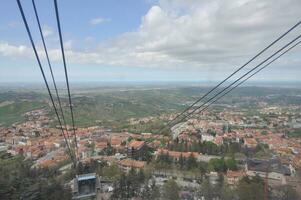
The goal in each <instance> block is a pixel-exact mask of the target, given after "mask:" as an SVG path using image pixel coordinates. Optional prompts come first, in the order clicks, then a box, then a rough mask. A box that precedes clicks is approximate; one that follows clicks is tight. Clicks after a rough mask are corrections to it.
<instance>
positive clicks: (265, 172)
mask: <svg viewBox="0 0 301 200" xmlns="http://www.w3.org/2000/svg"><path fill="white" fill-rule="evenodd" d="M245 170H246V174H247V175H248V176H251V177H252V176H260V177H261V178H266V177H268V179H270V180H273V181H274V182H278V183H280V184H286V177H285V176H290V175H291V172H290V169H289V168H287V167H286V166H283V165H282V164H281V162H280V161H279V160H278V159H271V160H257V159H248V160H247V162H246V165H245Z"/></svg>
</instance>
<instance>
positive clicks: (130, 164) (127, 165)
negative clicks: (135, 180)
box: [118, 159, 146, 172]
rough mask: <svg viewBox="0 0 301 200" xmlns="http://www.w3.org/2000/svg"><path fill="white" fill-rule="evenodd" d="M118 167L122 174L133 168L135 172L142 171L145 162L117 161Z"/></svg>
mask: <svg viewBox="0 0 301 200" xmlns="http://www.w3.org/2000/svg"><path fill="white" fill-rule="evenodd" d="M118 165H119V167H120V168H121V169H122V170H123V171H124V172H129V171H130V169H132V168H134V169H136V170H139V169H143V168H144V166H145V165H146V162H144V161H138V160H130V159H124V160H121V161H119V163H118Z"/></svg>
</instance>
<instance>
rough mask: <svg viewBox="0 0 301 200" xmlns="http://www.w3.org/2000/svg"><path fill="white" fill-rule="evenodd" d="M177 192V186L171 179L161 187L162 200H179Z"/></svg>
mask: <svg viewBox="0 0 301 200" xmlns="http://www.w3.org/2000/svg"><path fill="white" fill-rule="evenodd" d="M178 191H179V186H178V184H177V183H176V182H175V181H174V180H173V179H169V180H168V181H167V182H166V183H165V184H164V185H163V191H162V196H163V199H166V200H180V196H179V193H178Z"/></svg>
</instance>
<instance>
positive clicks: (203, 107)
mask: <svg viewBox="0 0 301 200" xmlns="http://www.w3.org/2000/svg"><path fill="white" fill-rule="evenodd" d="M300 24H301V21H299V22H298V23H296V24H295V25H294V26H292V27H291V28H290V29H289V30H288V31H286V32H285V33H283V34H282V35H281V36H279V37H278V38H277V39H276V40H274V41H273V42H272V43H270V44H269V45H268V46H267V47H265V48H264V49H263V50H261V51H260V52H259V53H257V54H256V55H255V56H254V57H252V58H251V59H250V60H248V61H247V62H246V63H245V64H243V65H242V66H241V67H239V68H238V69H237V70H235V71H234V72H233V73H232V74H230V75H229V76H228V77H226V78H225V79H224V80H222V81H221V82H220V83H219V84H217V85H216V86H214V87H213V88H212V89H211V90H209V91H208V92H207V93H205V94H204V95H203V96H202V97H200V98H199V99H197V100H196V101H195V102H194V103H192V104H191V105H190V106H189V107H187V108H186V109H185V110H183V111H182V112H181V113H180V114H178V115H177V116H176V117H175V118H173V119H172V120H171V121H169V122H168V123H167V124H166V125H165V126H164V127H163V128H161V129H160V130H159V133H161V132H162V131H163V130H165V129H166V128H169V127H172V126H174V125H175V124H178V123H180V122H182V121H184V120H186V119H187V118H189V117H190V116H192V115H193V114H195V113H196V112H197V111H198V113H200V112H203V111H204V110H206V109H207V108H208V107H209V106H210V105H212V104H213V103H215V102H216V101H218V100H219V99H221V98H223V97H224V96H225V95H227V94H228V93H230V92H231V91H233V90H234V89H235V88H237V87H238V86H240V85H241V84H243V83H244V82H245V81H247V80H248V79H250V78H251V77H253V76H254V75H256V74H257V73H259V72H260V71H262V70H263V69H264V68H266V67H267V66H269V65H270V64H272V63H273V62H274V61H276V60H277V59H279V58H280V57H281V56H283V55H284V54H286V53H287V52H289V51H290V50H292V49H293V48H295V47H296V46H297V45H298V44H300V41H299V42H298V40H299V39H300V37H301V35H299V36H297V37H296V38H294V39H293V40H291V41H290V42H289V43H287V44H286V45H284V46H283V47H281V48H280V49H279V50H277V51H276V52H275V53H273V54H272V55H271V56H269V57H268V58H266V59H265V60H264V61H262V62H260V63H259V64H258V65H256V66H255V67H253V68H252V69H251V70H249V71H248V72H247V73H245V74H244V75H242V76H241V77H239V78H237V79H236V80H235V81H234V82H232V83H231V84H230V85H228V86H227V87H225V88H223V89H222V90H221V91H220V92H218V93H216V94H215V95H213V97H211V98H209V99H208V100H206V101H204V102H203V103H202V104H201V105H200V106H197V104H198V103H200V102H201V101H202V100H203V99H205V98H206V97H207V96H209V95H210V94H211V93H213V92H215V91H216V90H217V89H218V88H219V87H220V86H221V85H222V84H224V83H225V82H226V81H228V80H229V79H230V78H231V77H233V76H234V75H235V74H237V73H238V72H239V71H241V70H242V69H243V68H245V67H246V66H247V65H249V64H250V63H251V62H252V61H254V60H255V59H256V58H258V57H259V56H260V55H261V54H263V53H264V52H265V51H267V50H268V49H269V48H270V47H272V46H273V45H275V44H276V43H277V42H279V41H280V40H282V39H283V38H284V37H285V36H286V35H287V34H289V33H290V32H291V31H293V30H294V29H296V28H297V27H298V26H299V25H300ZM296 41H297V42H296ZM294 43H295V44H294ZM281 52H282V53H281ZM277 55H278V56H277ZM273 57H275V58H274V59H273ZM271 59H272V60H271ZM269 60H271V61H269ZM262 65H263V67H261V66H262ZM254 71H255V72H254ZM252 72H253V73H252ZM191 109H192V111H190V110H191Z"/></svg>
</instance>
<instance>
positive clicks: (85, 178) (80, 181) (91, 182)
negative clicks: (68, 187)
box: [73, 173, 99, 199]
mask: <svg viewBox="0 0 301 200" xmlns="http://www.w3.org/2000/svg"><path fill="white" fill-rule="evenodd" d="M73 181H74V182H73V184H74V185H73V199H81V198H87V197H93V196H96V193H97V191H98V188H99V179H98V177H97V175H96V174H95V173H90V174H81V175H77V176H76V178H75V179H74V180H73Z"/></svg>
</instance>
